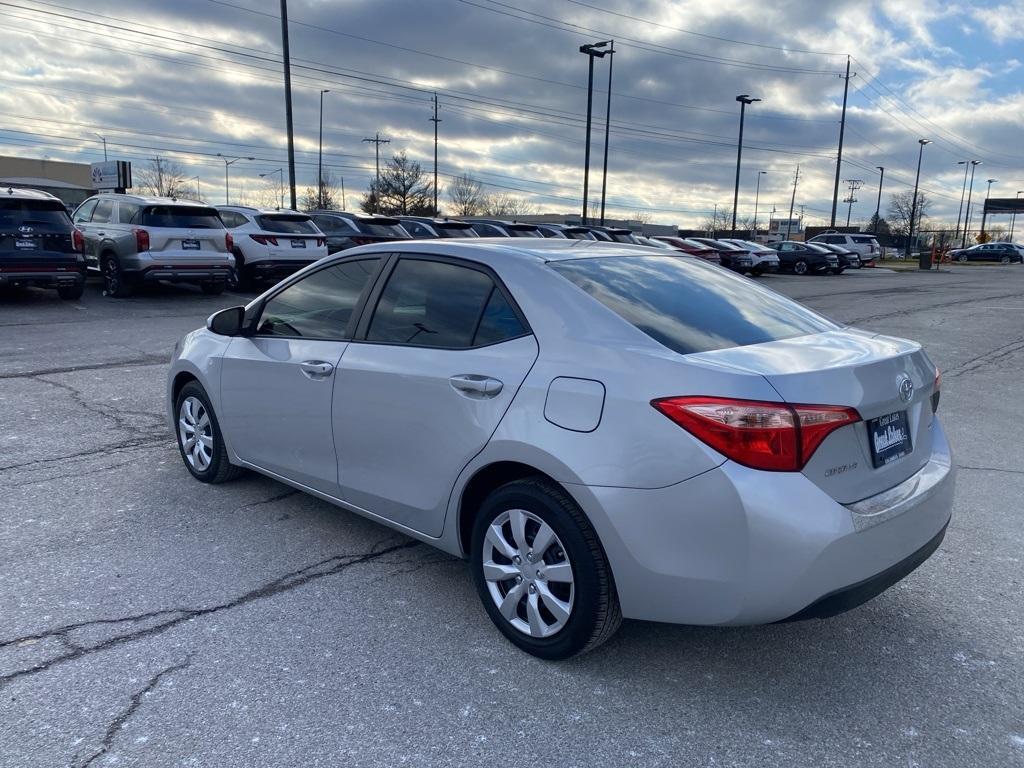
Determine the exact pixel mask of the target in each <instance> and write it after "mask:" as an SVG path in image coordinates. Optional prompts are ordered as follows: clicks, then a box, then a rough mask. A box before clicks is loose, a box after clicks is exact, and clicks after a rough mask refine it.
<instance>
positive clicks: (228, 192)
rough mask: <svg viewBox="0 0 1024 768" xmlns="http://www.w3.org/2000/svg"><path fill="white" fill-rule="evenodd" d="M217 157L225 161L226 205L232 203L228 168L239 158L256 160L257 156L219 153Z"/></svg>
mask: <svg viewBox="0 0 1024 768" xmlns="http://www.w3.org/2000/svg"><path fill="white" fill-rule="evenodd" d="M217 157H219V158H220V159H221V160H223V161H224V205H231V186H230V183H229V179H228V168H229V167H230V166H232V165H234V164H235V163H237V162H238V161H239V160H255V159H256V158H255V157H228V156H226V155H222V154H221V153H220V152H218V153H217Z"/></svg>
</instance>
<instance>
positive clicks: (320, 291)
mask: <svg viewBox="0 0 1024 768" xmlns="http://www.w3.org/2000/svg"><path fill="white" fill-rule="evenodd" d="M379 263H380V259H360V260H359V261H347V262H343V263H341V264H335V265H334V266H332V267H327V268H326V269H321V270H319V271H317V272H314V273H313V274H311V275H310V276H309V277H305V278H303V279H302V280H299V281H298V282H297V283H293V284H292V285H290V286H288V287H287V288H285V289H284V290H283V291H281V292H280V293H279V294H277V295H276V296H274V297H273V298H272V299H270V301H268V302H267V304H266V306H265V307H264V308H263V314H262V315H261V316H260V321H259V325H258V326H257V328H256V332H257V333H258V334H259V335H261V336H288V337H293V338H294V337H300V338H308V339H328V340H332V341H341V340H345V339H348V338H351V337H350V335H349V334H348V326H349V322H350V321H351V319H352V311H353V310H354V309H355V307H356V304H358V303H359V297H360V295H361V294H362V292H363V290H364V289H365V288H366V284H367V283H368V282H369V280H370V277H371V276H372V275H373V274H374V273H375V272H376V271H377V265H378V264H379Z"/></svg>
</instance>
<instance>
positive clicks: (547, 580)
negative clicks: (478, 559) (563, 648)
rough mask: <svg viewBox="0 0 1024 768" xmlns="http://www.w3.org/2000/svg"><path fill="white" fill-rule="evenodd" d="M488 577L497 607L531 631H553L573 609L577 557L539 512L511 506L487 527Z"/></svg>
mask: <svg viewBox="0 0 1024 768" xmlns="http://www.w3.org/2000/svg"><path fill="white" fill-rule="evenodd" d="M483 570H484V579H486V581H487V590H488V592H490V595H491V599H492V600H494V604H495V605H496V606H497V607H498V611H499V612H500V613H501V615H502V616H504V617H505V620H506V621H508V623H509V624H511V625H512V626H513V627H515V628H516V629H517V630H518V631H520V632H522V633H523V634H524V635H529V636H530V637H538V638H540V637H550V636H551V635H553V634H555V633H556V632H558V631H559V630H561V629H562V628H563V627H564V626H565V624H566V622H568V621H569V617H570V616H571V615H572V608H573V598H574V597H575V586H574V584H573V573H572V563H570V562H569V558H568V557H567V556H566V554H565V547H563V546H562V542H561V540H560V539H559V538H558V536H557V535H556V534H555V532H554V530H552V528H551V526H549V525H548V524H547V523H545V522H544V521H543V520H541V519H540V518H539V517H537V516H536V515H534V514H532V513H530V512H527V511H526V510H524V509H510V510H507V511H505V512H502V513H501V514H500V515H498V516H497V517H496V518H495V519H494V520H493V521H492V522H491V524H490V525H489V526H488V527H487V535H486V536H485V537H484V545H483Z"/></svg>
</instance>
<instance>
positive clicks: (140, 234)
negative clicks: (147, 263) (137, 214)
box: [134, 229, 149, 253]
mask: <svg viewBox="0 0 1024 768" xmlns="http://www.w3.org/2000/svg"><path fill="white" fill-rule="evenodd" d="M134 232H135V250H137V251H138V252H139V253H142V252H143V251H148V250H149V232H147V231H146V230H144V229H136V230H134Z"/></svg>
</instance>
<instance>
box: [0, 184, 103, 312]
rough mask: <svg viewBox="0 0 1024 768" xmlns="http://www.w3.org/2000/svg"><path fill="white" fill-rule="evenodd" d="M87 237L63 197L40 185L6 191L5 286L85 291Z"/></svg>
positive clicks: (1, 258) (66, 294) (0, 249)
mask: <svg viewBox="0 0 1024 768" xmlns="http://www.w3.org/2000/svg"><path fill="white" fill-rule="evenodd" d="M84 251H85V241H84V240H83V238H82V233H81V232H79V231H78V230H77V229H75V227H74V225H72V223H71V218H70V217H69V216H68V212H67V210H66V209H65V207H64V203H62V202H61V201H60V200H59V199H58V198H56V197H54V196H53V195H51V194H48V193H46V192H40V191H38V190H35V189H14V188H10V187H9V188H7V189H6V190H2V191H0V286H2V285H15V286H23V285H24V286H27V285H35V286H38V287H40V288H56V289H57V294H58V295H59V296H60V297H61V298H62V299H69V300H75V299H80V298H81V297H82V291H84V290H85V254H84Z"/></svg>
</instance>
